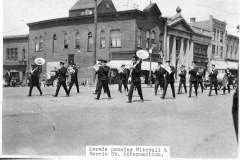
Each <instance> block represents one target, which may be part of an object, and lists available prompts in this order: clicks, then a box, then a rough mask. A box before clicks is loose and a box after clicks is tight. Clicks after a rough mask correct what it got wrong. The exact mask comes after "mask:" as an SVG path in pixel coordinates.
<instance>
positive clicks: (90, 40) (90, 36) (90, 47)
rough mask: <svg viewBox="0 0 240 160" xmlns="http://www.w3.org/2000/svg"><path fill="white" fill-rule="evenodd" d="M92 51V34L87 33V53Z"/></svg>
mask: <svg viewBox="0 0 240 160" xmlns="http://www.w3.org/2000/svg"><path fill="white" fill-rule="evenodd" d="M92 49H93V37H92V33H91V32H89V33H88V51H92Z"/></svg>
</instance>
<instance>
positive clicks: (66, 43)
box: [64, 33, 68, 49]
mask: <svg viewBox="0 0 240 160" xmlns="http://www.w3.org/2000/svg"><path fill="white" fill-rule="evenodd" d="M64 49H68V34H67V33H65V34H64Z"/></svg>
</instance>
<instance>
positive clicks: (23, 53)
mask: <svg viewBox="0 0 240 160" xmlns="http://www.w3.org/2000/svg"><path fill="white" fill-rule="evenodd" d="M25 59H26V50H25V48H23V50H22V60H23V61H24V60H25Z"/></svg>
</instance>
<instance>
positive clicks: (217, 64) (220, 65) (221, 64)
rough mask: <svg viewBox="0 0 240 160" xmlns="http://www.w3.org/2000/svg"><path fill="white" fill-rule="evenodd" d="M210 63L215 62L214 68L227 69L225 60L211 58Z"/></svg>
mask: <svg viewBox="0 0 240 160" xmlns="http://www.w3.org/2000/svg"><path fill="white" fill-rule="evenodd" d="M211 64H215V69H227V68H229V65H228V64H227V63H226V62H225V61H216V60H211Z"/></svg>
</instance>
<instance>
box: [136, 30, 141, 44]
mask: <svg viewBox="0 0 240 160" xmlns="http://www.w3.org/2000/svg"><path fill="white" fill-rule="evenodd" d="M137 47H142V30H141V29H138V31H137Z"/></svg>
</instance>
